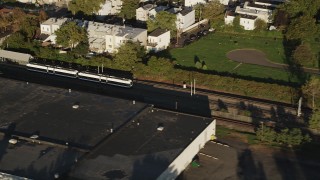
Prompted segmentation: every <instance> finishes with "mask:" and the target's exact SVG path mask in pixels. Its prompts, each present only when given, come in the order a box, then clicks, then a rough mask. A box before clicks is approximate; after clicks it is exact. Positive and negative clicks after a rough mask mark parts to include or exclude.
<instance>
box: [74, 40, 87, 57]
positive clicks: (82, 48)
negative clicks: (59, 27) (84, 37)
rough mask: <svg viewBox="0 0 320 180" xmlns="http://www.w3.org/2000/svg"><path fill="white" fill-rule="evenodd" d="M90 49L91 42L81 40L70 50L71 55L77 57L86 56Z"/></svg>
mask: <svg viewBox="0 0 320 180" xmlns="http://www.w3.org/2000/svg"><path fill="white" fill-rule="evenodd" d="M88 51H89V44H88V42H81V43H79V44H78V45H77V46H76V47H75V48H74V49H72V51H70V55H72V56H73V57H75V58H78V57H83V56H85V55H86V54H87V53H88Z"/></svg>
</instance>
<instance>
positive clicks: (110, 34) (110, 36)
mask: <svg viewBox="0 0 320 180" xmlns="http://www.w3.org/2000/svg"><path fill="white" fill-rule="evenodd" d="M87 31H88V38H89V48H90V50H91V51H94V52H98V53H102V52H110V53H114V52H117V49H118V48H119V47H120V46H121V45H122V44H124V43H125V42H127V41H134V42H140V44H141V45H142V46H144V47H146V46H147V30H146V29H140V28H132V27H126V26H118V25H112V24H105V23H98V22H93V21H89V22H87Z"/></svg>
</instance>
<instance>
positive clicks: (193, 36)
mask: <svg viewBox="0 0 320 180" xmlns="http://www.w3.org/2000/svg"><path fill="white" fill-rule="evenodd" d="M189 39H190V41H194V40H196V39H197V36H196V35H195V34H191V35H190V38H189Z"/></svg>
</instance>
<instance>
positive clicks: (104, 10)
mask: <svg viewBox="0 0 320 180" xmlns="http://www.w3.org/2000/svg"><path fill="white" fill-rule="evenodd" d="M111 10H112V4H111V1H106V2H105V3H104V4H103V5H101V9H100V10H99V11H98V13H97V14H98V15H99V16H107V15H109V14H111Z"/></svg>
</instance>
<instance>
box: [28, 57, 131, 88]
mask: <svg viewBox="0 0 320 180" xmlns="http://www.w3.org/2000/svg"><path fill="white" fill-rule="evenodd" d="M26 66H27V69H28V70H30V71H36V72H41V73H47V74H53V75H57V76H64V77H69V78H78V79H81V80H85V81H91V82H97V83H104V84H109V85H113V86H119V87H125V88H130V87H132V86H133V81H132V80H131V79H127V78H120V77H115V76H109V75H105V74H96V73H90V72H80V71H77V70H74V69H67V68H62V67H55V66H50V65H42V64H36V63H27V64H26Z"/></svg>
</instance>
